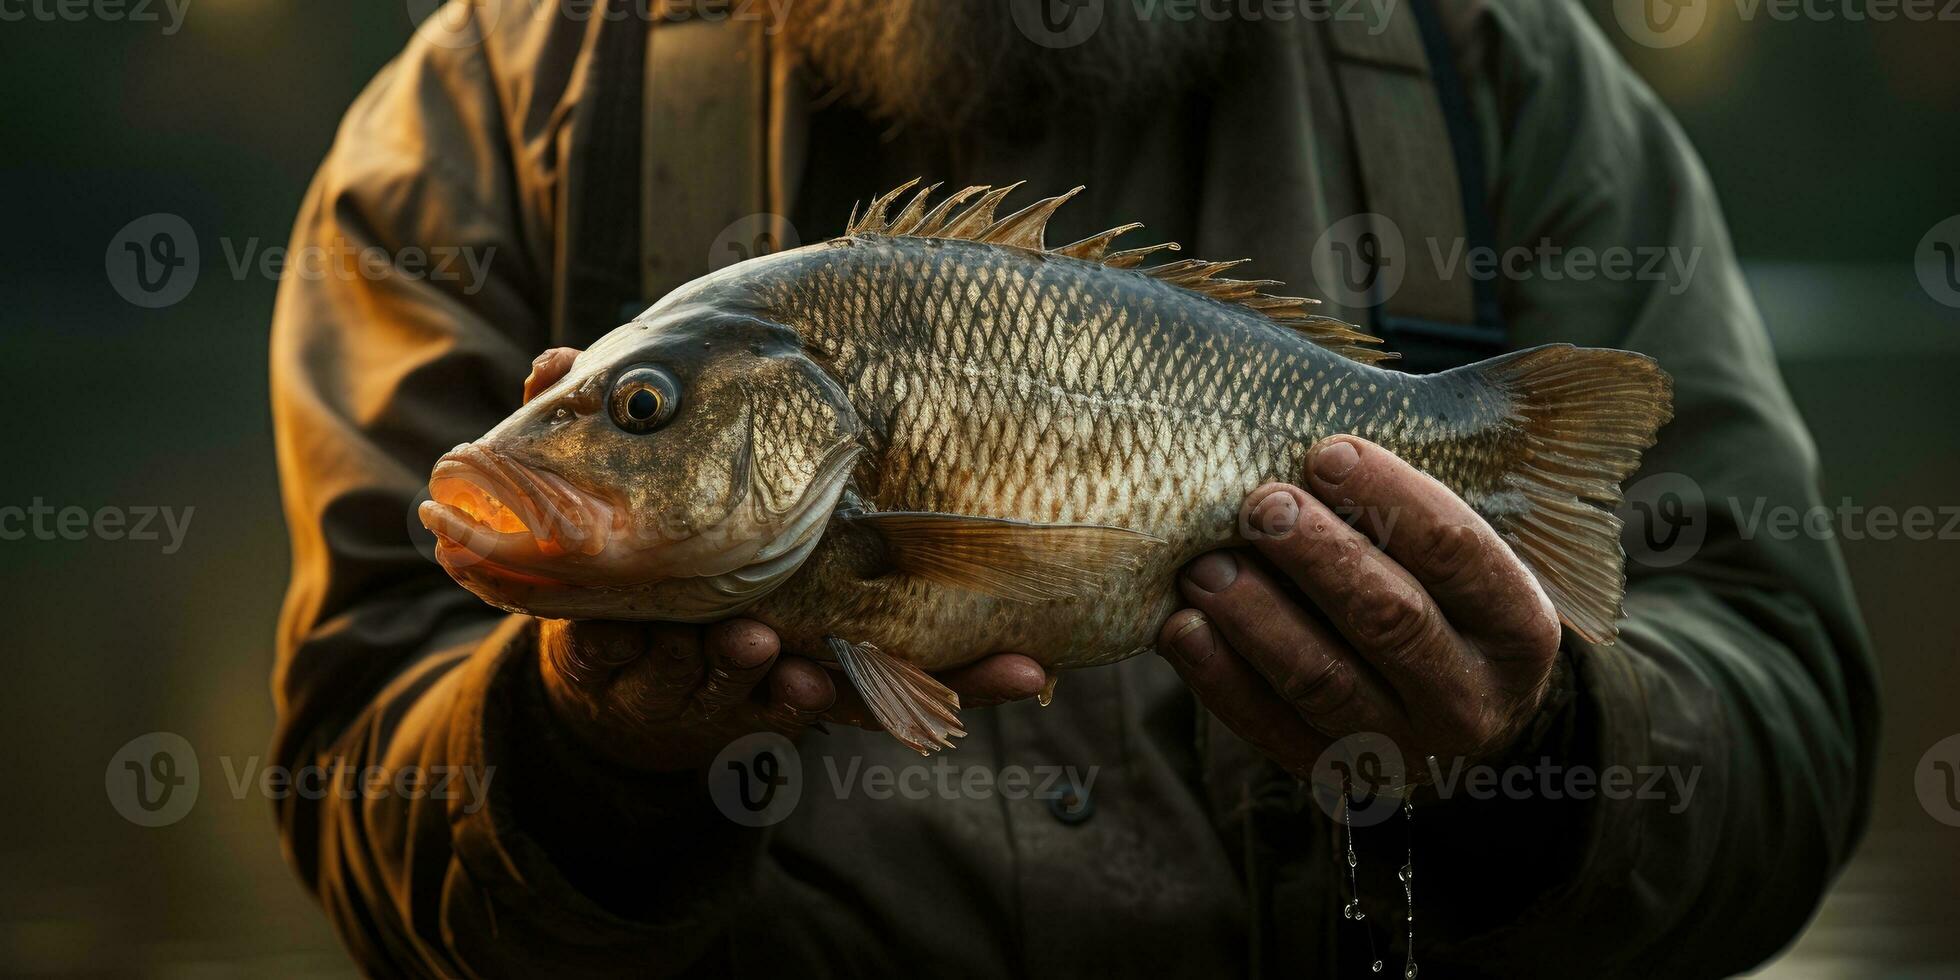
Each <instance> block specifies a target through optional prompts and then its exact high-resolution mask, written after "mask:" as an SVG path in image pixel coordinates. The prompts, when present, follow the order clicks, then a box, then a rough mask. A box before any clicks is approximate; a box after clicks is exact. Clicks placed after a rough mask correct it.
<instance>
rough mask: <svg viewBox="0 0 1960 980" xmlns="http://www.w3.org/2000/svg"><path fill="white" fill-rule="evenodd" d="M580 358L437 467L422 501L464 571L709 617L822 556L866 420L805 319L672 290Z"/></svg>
mask: <svg viewBox="0 0 1960 980" xmlns="http://www.w3.org/2000/svg"><path fill="white" fill-rule="evenodd" d="M566 360H569V365H568V366H567V365H566V364H564V363H560V364H558V365H557V366H556V368H555V369H556V370H562V371H563V376H562V377H560V378H558V379H557V380H556V381H551V382H550V384H549V386H548V387H544V388H543V390H541V391H538V392H537V394H536V395H535V396H534V397H532V398H531V399H530V400H529V401H528V402H526V403H525V404H524V406H523V407H522V408H520V409H518V411H517V412H516V413H515V414H513V415H511V416H510V418H508V419H506V420H505V421H504V422H502V423H501V424H499V425H498V426H497V427H496V428H494V429H492V430H490V432H489V433H487V434H485V435H484V436H483V437H482V438H481V439H478V440H476V441H475V442H472V443H466V444H464V445H461V446H458V447H456V448H455V449H453V450H451V451H450V452H449V453H448V454H446V455H444V456H443V457H442V460H441V461H440V462H439V463H437V464H436V467H435V470H434V471H433V472H432V474H431V475H430V480H429V497H430V499H429V500H428V501H426V502H425V503H423V504H422V505H421V509H420V512H419V514H420V517H421V519H422V522H423V524H424V525H425V526H426V527H428V528H429V529H430V530H431V531H433V532H434V533H435V535H436V538H437V548H436V559H437V560H438V561H439V562H441V564H442V565H443V567H444V568H445V569H446V570H447V571H448V572H449V573H450V575H451V576H452V577H454V578H455V579H456V580H457V581H458V582H460V583H462V584H463V585H464V586H465V587H466V588H468V589H469V590H470V591H472V592H474V593H476V594H477V595H478V596H479V597H481V598H483V599H484V600H485V601H487V602H489V603H490V604H492V605H495V606H498V607H500V608H503V609H508V610H511V611H514V612H523V613H528V614H531V615H536V616H544V617H548V618H554V619H592V618H606V619H643V620H645V619H657V620H667V621H680V622H705V621H710V620H714V619H720V618H723V617H726V616H728V615H732V614H733V613H735V612H739V611H740V610H741V609H742V608H744V607H746V606H747V605H749V604H751V603H753V602H754V601H755V600H757V599H759V598H761V597H762V596H763V595H765V594H767V592H768V591H769V590H771V589H773V588H774V587H775V586H777V585H779V584H781V583H782V581H784V580H785V579H787V578H788V577H789V576H790V575H791V574H792V573H794V572H795V571H796V569H797V568H798V567H799V566H801V565H802V563H803V561H804V560H805V559H806V558H808V557H809V555H810V553H811V551H812V550H813V549H814V548H815V547H816V544H817V541H818V540H819V539H820V538H821V536H822V534H823V530H824V527H825V526H826V524H827V523H828V521H829V518H830V516H831V514H832V512H833V511H834V510H835V508H836V506H837V501H838V499H839V498H840V496H841V495H842V493H843V491H844V487H845V484H846V482H847V481H848V479H849V476H850V472H851V468H852V464H853V462H854V461H855V458H856V456H857V454H858V452H859V449H860V446H861V442H860V439H859V433H860V431H861V425H860V422H859V420H858V417H857V415H856V413H855V412H854V411H853V409H852V407H851V403H850V401H849V399H848V398H847V397H846V395H845V392H844V389H843V388H842V387H841V386H840V385H839V384H838V383H837V381H836V380H835V379H834V378H832V377H831V376H830V374H829V373H828V372H827V371H825V370H824V369H823V368H822V367H821V366H820V365H819V364H817V363H816V362H815V361H814V360H812V359H811V357H810V356H809V355H808V354H807V353H806V351H805V350H804V348H803V346H802V344H801V343H800V341H799V339H798V337H797V335H796V333H795V331H793V330H792V329H790V328H788V327H785V326H782V325H781V324H778V323H775V322H773V321H771V320H769V319H766V318H763V317H759V316H754V315H750V314H747V313H731V312H727V311H725V310H717V309H714V308H712V307H704V306H680V307H656V308H655V309H654V310H651V311H649V312H648V313H647V314H645V315H643V316H642V317H641V318H640V319H639V320H636V321H634V322H633V323H629V324H627V325H625V326H622V327H620V328H618V329H616V330H614V331H613V332H611V333H609V334H607V335H606V336H605V337H603V338H601V339H600V340H599V341H598V342H597V343H595V344H593V345H592V346H591V347H590V348H588V349H586V350H585V351H583V352H579V353H578V354H577V357H576V359H575V360H570V359H569V356H567V358H566ZM543 380H547V381H548V380H549V379H548V378H546V379H543Z"/></svg>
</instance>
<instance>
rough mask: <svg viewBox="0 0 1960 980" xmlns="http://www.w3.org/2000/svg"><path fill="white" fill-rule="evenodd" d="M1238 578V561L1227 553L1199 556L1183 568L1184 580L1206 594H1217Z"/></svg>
mask: <svg viewBox="0 0 1960 980" xmlns="http://www.w3.org/2000/svg"><path fill="white" fill-rule="evenodd" d="M1238 577H1239V560H1238V559H1237V558H1234V557H1232V553H1231V552H1229V551H1214V552H1212V553H1210V554H1207V555H1201V556H1199V558H1198V560H1197V561H1194V562H1192V563H1191V564H1189V565H1187V566H1185V568H1184V580H1185V581H1187V582H1190V583H1191V584H1192V585H1195V586H1197V587H1198V588H1200V589H1203V590H1205V591H1206V592H1217V591H1219V590H1220V589H1223V588H1225V587H1226V586H1229V585H1231V584H1232V580H1233V579H1236V578H1238Z"/></svg>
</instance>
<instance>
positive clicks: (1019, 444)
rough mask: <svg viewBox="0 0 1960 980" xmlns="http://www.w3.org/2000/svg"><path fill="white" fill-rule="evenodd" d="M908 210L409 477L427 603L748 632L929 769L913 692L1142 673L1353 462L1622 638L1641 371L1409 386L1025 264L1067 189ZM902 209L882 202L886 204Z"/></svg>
mask: <svg viewBox="0 0 1960 980" xmlns="http://www.w3.org/2000/svg"><path fill="white" fill-rule="evenodd" d="M1019 186H1020V185H1019V184H1015V185H1009V186H1006V187H987V186H980V187H968V188H966V189H963V190H960V191H957V192H954V193H952V194H950V195H948V196H946V197H945V198H944V199H942V200H939V201H937V202H934V201H933V199H932V195H933V194H934V193H935V192H936V191H937V189H938V185H932V186H929V187H924V188H922V189H918V190H917V191H916V192H914V189H915V188H917V187H918V181H912V182H908V183H907V184H904V185H902V186H900V187H899V188H897V189H895V190H892V191H890V192H888V193H886V194H883V195H880V196H878V197H876V198H874V199H872V200H871V202H870V203H869V204H868V205H867V206H866V207H865V208H864V210H863V211H862V212H861V213H860V212H859V211H858V210H857V209H855V208H854V209H853V211H852V214H851V217H850V220H849V222H848V223H847V225H846V228H845V231H844V234H843V235H841V236H839V237H837V238H835V239H832V240H829V241H825V242H821V243H817V244H813V245H808V246H804V247H800V248H795V249H791V250H787V251H782V252H778V253H774V254H770V255H765V256H760V257H757V258H753V259H749V260H746V261H743V262H739V263H735V264H732V265H729V266H727V267H725V268H723V269H720V270H718V271H716V272H713V273H711V274H709V275H707V276H704V277H702V278H700V279H697V280H694V281H693V282H691V283H688V284H686V285H684V286H681V287H679V288H678V289H676V290H674V291H673V292H672V293H670V294H668V295H667V296H664V297H662V298H661V299H660V300H659V301H657V302H655V303H654V304H653V305H652V306H651V307H649V308H648V309H647V310H646V311H645V312H644V313H642V314H640V315H639V316H638V317H636V318H635V319H633V320H632V321H631V322H629V323H626V324H624V325H622V326H620V327H618V328H617V329H614V330H612V331H611V332H609V333H607V334H606V335H604V336H603V337H602V338H600V339H599V340H597V341H596V342H594V343H593V344H592V345H591V346H589V347H588V348H586V349H585V350H583V351H580V352H577V354H576V357H575V359H573V360H571V362H570V366H569V368H567V369H565V370H564V372H563V376H562V377H560V378H558V379H557V380H556V381H555V382H553V383H551V384H550V385H549V386H548V387H546V388H545V389H544V390H542V391H540V392H538V393H536V395H535V397H532V398H531V399H530V400H529V401H527V402H525V403H524V404H523V405H522V407H520V408H519V409H518V410H517V411H515V412H514V413H513V414H512V415H510V416H509V417H508V418H507V419H505V420H504V421H503V422H502V423H500V424H498V425H497V426H496V427H494V428H492V429H491V430H490V431H489V432H488V433H486V434H485V435H483V436H482V437H481V438H479V439H477V440H476V441H475V442H472V443H466V444H464V445H460V446H458V447H456V448H455V449H454V450H452V451H450V452H449V453H447V454H445V455H444V456H443V457H442V458H441V460H440V461H439V462H438V463H437V464H436V466H435V467H434V469H433V471H432V472H431V474H430V480H429V485H428V499H427V500H425V501H424V502H423V503H422V504H421V505H420V509H419V515H420V517H421V520H422V522H423V523H424V524H425V525H426V526H427V527H428V529H429V530H431V531H432V532H434V534H435V535H436V538H437V548H436V558H437V560H438V561H439V562H440V563H441V564H442V566H443V567H444V568H445V569H446V570H447V571H448V572H449V574H450V575H451V576H452V577H453V578H454V579H455V580H456V581H457V582H459V583H460V584H461V585H463V586H464V587H465V588H467V589H469V590H470V591H471V592H473V593H475V594H476V595H477V596H479V597H481V598H482V599H483V600H484V601H486V602H488V603H490V604H491V605H493V606H496V607H498V608H501V609H505V610H509V611H512V612H518V613H523V614H527V615H531V616H537V617H545V618H554V619H594V618H596V619H614V620H660V621H670V622H695V623H699V622H710V621H715V620H720V619H724V618H728V617H731V616H735V615H737V614H740V615H742V616H745V617H749V618H752V619H755V620H758V621H760V622H762V623H764V624H766V625H768V626H770V627H771V628H773V629H774V630H775V631H776V633H777V634H778V635H779V636H780V638H781V644H782V648H783V649H784V650H785V651H786V652H790V653H795V654H800V655H803V656H807V657H811V658H813V659H815V660H817V661H818V662H820V663H823V664H824V665H826V666H827V667H830V668H832V669H834V670H837V671H841V672H842V674H843V675H844V676H845V677H846V678H848V680H849V681H850V682H851V683H852V684H854V685H855V687H856V689H857V690H858V692H859V693H861V694H862V695H863V698H864V701H865V702H866V704H867V706H868V707H869V708H870V710H871V713H872V715H873V716H874V717H875V718H876V719H877V721H878V722H879V723H880V724H881V725H882V726H883V727H884V728H885V729H886V730H887V731H888V732H890V733H891V734H892V735H893V736H894V737H896V738H898V739H899V740H900V741H902V742H904V743H905V744H906V745H908V746H910V747H911V748H913V749H915V750H917V751H919V752H921V753H922V754H927V753H930V752H932V751H936V750H939V749H943V748H949V747H951V746H952V745H953V744H954V743H953V742H952V739H953V738H955V737H958V736H960V735H963V734H964V731H963V730H962V729H961V727H960V720H959V708H960V705H959V699H958V696H957V695H956V694H955V693H954V692H953V691H951V690H949V689H948V688H946V687H945V686H944V685H943V684H941V683H940V682H939V681H938V680H936V679H935V678H934V677H933V674H934V673H935V672H940V671H944V670H947V669H950V668H954V667H958V666H961V665H963V664H967V663H970V662H973V661H975V660H978V659H980V658H982V657H984V656H987V655H989V654H993V653H996V652H1000V651H1015V652H1018V653H1024V654H1026V655H1028V656H1030V657H1032V658H1034V659H1035V660H1036V661H1038V662H1039V663H1041V664H1042V666H1043V667H1044V668H1046V669H1047V670H1048V671H1049V672H1050V676H1051V678H1052V677H1054V676H1056V672H1058V671H1067V670H1074V669H1082V668H1088V667H1094V666H1099V665H1104V664H1110V663H1114V662H1116V661H1120V660H1122V659H1124V658H1126V657H1130V656H1134V655H1136V654H1139V653H1143V652H1147V651H1149V650H1150V649H1151V648H1152V646H1153V645H1154V643H1155V640H1156V634H1157V631H1158V628H1159V626H1160V624H1161V623H1162V622H1163V621H1164V619H1165V618H1166V617H1167V616H1168V615H1169V614H1171V613H1172V612H1174V611H1175V610H1176V609H1177V608H1179V606H1180V605H1181V603H1180V601H1179V599H1178V595H1177V590H1176V587H1175V579H1176V575H1177V573H1178V570H1179V569H1180V568H1181V567H1182V566H1183V565H1184V564H1185V563H1187V562H1189V561H1190V560H1191V559H1193V558H1195V557H1196V556H1198V555H1200V554H1202V553H1204V552H1206V551H1209V550H1212V549H1215V548H1219V547H1223V546H1229V545H1234V544H1243V543H1245V542H1247V541H1248V540H1249V539H1250V536H1251V535H1252V534H1253V533H1256V532H1254V531H1253V530H1251V529H1249V528H1246V527H1242V526H1241V524H1240V519H1239V511H1240V505H1241V502H1242V501H1243V499H1244V498H1245V497H1246V495H1247V494H1248V493H1249V492H1250V491H1252V490H1254V489H1255V488H1257V487H1259V486H1260V485H1262V484H1264V483H1267V482H1271V481H1294V480H1297V479H1298V478H1299V474H1300V473H1301V472H1302V469H1303V467H1304V464H1305V460H1306V457H1307V453H1308V449H1309V447H1311V446H1312V445H1314V443H1315V442H1316V441H1317V440H1319V439H1321V438H1322V437H1324V436H1327V435H1331V434H1336V433H1352V434H1355V435H1358V436H1361V437H1364V438H1366V439H1369V440H1371V441H1373V442H1375V443H1378V444H1380V445H1381V446H1383V447H1385V448H1387V449H1389V450H1390V451H1392V452H1394V453H1396V454H1398V455H1399V456H1401V458H1403V459H1405V460H1407V461H1408V462H1409V463H1411V464H1413V465H1414V466H1415V467H1417V468H1418V469H1420V470H1422V471H1423V472H1425V473H1427V474H1429V475H1430V476H1432V477H1434V478H1435V479H1437V480H1439V481H1440V482H1442V483H1443V484H1444V485H1446V486H1447V487H1449V488H1450V489H1451V490H1452V491H1453V492H1455V493H1456V494H1457V495H1458V496H1460V497H1461V498H1462V499H1463V500H1464V501H1466V502H1467V503H1468V504H1469V505H1470V506H1471V507H1472V508H1473V509H1474V510H1475V511H1476V512H1477V513H1478V514H1480V515H1481V516H1482V517H1483V518H1484V519H1485V520H1487V521H1488V522H1489V523H1490V524H1491V526H1492V527H1493V528H1494V529H1495V530H1496V531H1497V532H1498V534H1499V535H1500V536H1501V537H1502V538H1503V539H1504V540H1505V541H1506V542H1507V543H1508V544H1509V545H1510V547H1511V548H1512V549H1513V551H1514V552H1515V553H1516V554H1517V556H1518V557H1519V558H1520V559H1521V560H1522V561H1523V562H1524V564H1526V565H1527V566H1529V568H1530V569H1531V571H1532V572H1533V574H1534V576H1535V577H1536V579H1537V581H1538V582H1539V583H1540V585H1541V586H1542V587H1543V588H1544V590H1545V592H1546V593H1547V595H1548V597H1549V598H1550V599H1551V601H1552V604H1553V606H1554V607H1555V609H1556V610H1557V612H1558V614H1559V617H1560V619H1561V621H1562V623H1563V624H1564V625H1565V627H1566V628H1569V629H1570V630H1572V631H1574V632H1575V633H1576V634H1577V635H1579V636H1581V637H1584V638H1586V639H1588V640H1592V641H1595V642H1601V643H1610V642H1612V640H1613V639H1614V637H1615V635H1616V629H1617V628H1616V621H1617V620H1618V619H1619V617H1620V611H1621V599H1622V594H1623V592H1624V588H1625V574H1624V561H1625V558H1624V555H1623V553H1622V551H1621V548H1620V541H1619V532H1620V521H1619V519H1618V518H1617V517H1616V516H1615V515H1614V508H1615V506H1616V505H1617V504H1618V503H1619V502H1620V497H1621V490H1620V484H1621V483H1622V482H1623V481H1624V480H1625V479H1626V478H1627V477H1628V476H1629V474H1631V473H1632V472H1634V470H1635V469H1636V467H1638V465H1639V462H1640V458H1641V454H1642V453H1643V452H1644V451H1645V450H1646V449H1648V448H1649V447H1651V446H1652V445H1653V444H1654V441H1655V438H1656V434H1657V432H1658V430H1659V429H1660V427H1661V426H1662V425H1663V424H1665V423H1666V422H1667V421H1668V419H1669V418H1670V416H1671V414H1672V383H1671V381H1670V379H1669V377H1668V375H1667V374H1666V372H1664V371H1663V370H1662V369H1661V368H1660V367H1659V366H1658V365H1657V364H1656V363H1655V362H1654V361H1653V360H1652V359H1651V358H1649V357H1647V356H1645V355H1642V354H1638V353H1632V352H1628V351H1619V350H1608V349H1598V348H1580V347H1574V346H1571V345H1563V344H1559V345H1549V346H1543V347H1535V348H1531V349H1528V350H1519V351H1514V352H1510V353H1506V354H1502V355H1500V356H1497V357H1493V358H1491V359H1489V360H1485V361H1481V362H1479V363H1475V364H1470V365H1467V366H1464V367H1459V368H1455V369H1453V370H1448V371H1443V372H1440V373H1436V374H1430V375H1415V374H1408V373H1403V372H1398V371H1394V370H1392V369H1390V368H1389V367H1387V366H1385V364H1386V363H1387V362H1388V361H1390V360H1391V359H1392V358H1393V356H1394V355H1393V354H1392V353H1390V352H1387V351H1385V350H1383V349H1381V347H1380V344H1381V341H1380V340H1379V339H1378V338H1375V337H1372V336H1370V335H1368V334H1366V333H1364V332H1363V331H1362V330H1360V329H1359V328H1357V327H1355V326H1352V325H1350V324H1347V323H1344V322H1341V321H1340V320H1337V319H1334V318H1331V317H1326V316H1321V315H1317V314H1315V313H1314V312H1313V307H1314V305H1315V304H1314V301H1312V300H1309V299H1306V298H1302V297H1293V296H1286V295H1281V294H1276V293H1273V292H1270V291H1269V290H1271V289H1274V288H1276V287H1278V286H1279V285H1280V284H1279V283H1277V282H1275V281H1273V280H1266V279H1235V278H1231V277H1229V276H1227V275H1225V273H1227V272H1229V271H1230V270H1233V269H1235V268H1236V267H1237V266H1239V265H1240V264H1241V263H1242V262H1243V261H1244V260H1236V261H1205V260H1201V259H1177V260H1171V258H1170V256H1169V254H1168V253H1170V252H1173V251H1175V250H1176V248H1177V246H1176V245H1175V244H1172V243H1160V244H1156V245H1149V246H1144V247H1138V248H1129V249H1120V250H1119V249H1117V248H1115V243H1116V240H1117V239H1118V238H1119V237H1120V236H1122V235H1125V234H1127V233H1129V232H1132V231H1135V230H1136V229H1137V228H1139V227H1141V226H1140V225H1137V224H1126V225H1119V226H1117V227H1114V228H1111V229H1110V230H1108V231H1104V232H1101V233H1099V234H1096V235H1092V236H1090V237H1088V238H1085V239H1083V240H1081V241H1078V242H1075V243H1072V244H1069V245H1063V246H1058V247H1051V246H1049V245H1048V244H1047V243H1046V241H1045V237H1046V228H1047V225H1048V222H1049V219H1050V217H1051V216H1052V215H1053V214H1054V213H1055V212H1056V210H1057V209H1058V208H1060V207H1061V206H1062V205H1063V204H1064V203H1065V202H1067V201H1068V200H1069V198H1070V197H1072V196H1073V195H1074V194H1075V193H1076V192H1078V191H1080V190H1081V189H1082V188H1079V187H1078V188H1076V189H1075V190H1074V191H1070V192H1069V193H1067V194H1062V195H1057V196H1054V197H1048V198H1044V199H1042V200H1040V201H1038V202H1036V203H1033V204H1030V205H1028V206H1026V207H1024V208H1021V209H1019V210H1016V211H1014V212H1012V213H1010V214H1005V215H997V212H998V211H1000V210H1001V204H1002V202H1003V201H1004V200H1005V199H1006V197H1007V196H1008V195H1009V194H1010V193H1011V192H1012V191H1014V190H1015V189H1016V188H1018V187H1019ZM908 194H909V195H910V196H909V198H907V197H906V195H908Z"/></svg>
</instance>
